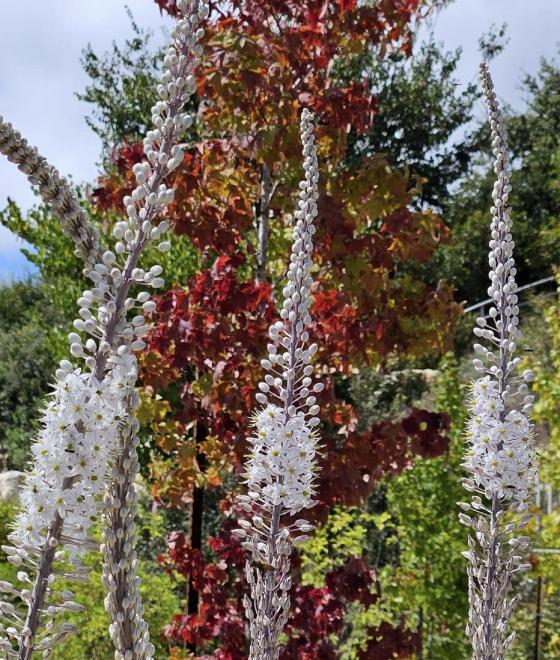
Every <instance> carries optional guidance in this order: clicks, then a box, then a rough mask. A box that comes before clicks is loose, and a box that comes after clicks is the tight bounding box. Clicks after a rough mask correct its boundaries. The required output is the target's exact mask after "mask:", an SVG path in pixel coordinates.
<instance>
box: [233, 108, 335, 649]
mask: <svg viewBox="0 0 560 660" xmlns="http://www.w3.org/2000/svg"><path fill="white" fill-rule="evenodd" d="M313 131H314V126H313V115H312V114H311V113H310V112H309V111H308V110H307V109H305V110H304V111H303V113H302V117H301V139H302V143H303V157H304V170H305V179H304V181H302V182H301V183H300V193H299V202H298V208H297V211H296V213H295V221H296V225H295V228H294V232H293V245H292V255H291V258H290V266H289V269H288V274H287V280H288V281H287V284H286V286H285V287H284V291H283V293H284V303H283V306H282V311H281V314H280V316H281V319H282V320H281V321H278V322H277V323H275V324H274V325H272V326H271V328H270V331H269V334H270V338H271V340H272V343H271V344H269V345H268V351H269V355H268V358H265V359H263V360H262V361H261V364H262V366H263V368H264V369H265V370H266V371H267V372H268V373H267V375H266V376H265V379H264V381H263V382H262V383H260V384H259V390H260V391H259V393H258V394H257V395H256V399H257V401H258V403H259V404H261V406H262V407H261V408H259V409H258V410H257V412H256V413H255V418H254V427H255V432H254V434H253V436H252V437H251V438H250V439H249V443H250V454H249V456H248V458H247V463H246V475H245V476H246V483H247V486H248V491H249V492H248V495H242V496H240V497H239V504H240V506H241V508H242V509H243V510H244V511H246V512H247V514H248V518H249V519H248V520H247V519H245V520H241V521H240V522H239V525H240V528H239V529H238V530H236V532H235V533H236V535H237V536H238V537H240V538H241V539H243V546H244V547H245V548H246V549H247V550H249V551H250V552H251V560H250V561H248V562H247V568H246V572H247V580H248V582H249V586H250V590H251V595H250V597H249V596H246V597H245V609H246V614H247V618H248V620H249V626H250V635H251V649H250V656H249V657H250V659H251V660H274V659H275V658H277V657H278V652H279V648H278V639H279V636H280V634H281V632H282V629H283V628H284V625H285V623H286V620H287V616H288V610H289V596H288V592H289V589H290V575H289V571H290V554H291V551H292V546H293V544H297V543H298V542H299V543H302V542H304V541H305V540H306V539H307V538H308V537H307V535H306V534H307V533H308V532H310V531H312V530H313V526H312V525H310V524H309V523H308V522H307V521H306V520H303V519H300V520H296V521H295V522H293V523H291V524H288V523H287V522H286V520H285V517H286V516H293V515H295V514H297V513H298V512H299V511H301V510H303V509H308V508H311V507H312V506H313V505H314V504H315V501H314V497H315V478H316V472H317V463H316V451H317V440H318V438H317V435H316V431H315V428H316V427H317V425H318V424H319V419H318V418H317V413H318V412H319V406H317V405H316V403H315V401H316V399H315V396H314V394H315V393H317V392H320V391H321V390H322V389H323V385H322V383H316V384H313V380H312V378H311V376H312V373H313V368H312V366H311V364H310V363H311V360H312V358H313V355H314V354H315V352H316V351H317V345H316V344H311V345H309V343H308V342H309V333H308V331H307V328H308V326H309V324H310V322H311V316H310V313H309V309H310V306H311V295H310V287H311V284H312V281H313V280H312V277H311V267H312V265H313V262H312V258H311V257H312V251H313V235H314V233H315V225H314V221H315V218H316V216H317V200H318V197H319V193H318V181H319V172H318V163H317V147H316V145H315V138H314V132H313Z"/></svg>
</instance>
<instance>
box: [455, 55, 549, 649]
mask: <svg viewBox="0 0 560 660" xmlns="http://www.w3.org/2000/svg"><path fill="white" fill-rule="evenodd" d="M480 74H481V80H482V86H483V89H484V94H485V96H486V105H487V109H488V118H489V121H490V127H491V132H492V150H493V154H494V157H495V162H494V170H495V172H496V176H497V180H496V183H495V185H494V190H493V193H492V199H493V206H492V209H491V213H492V222H491V225H490V229H491V240H490V243H489V246H490V252H489V257H488V262H489V266H490V272H489V278H490V287H489V289H488V295H489V296H490V297H491V298H492V300H493V305H492V307H491V308H490V310H489V318H488V319H485V318H479V319H477V326H476V327H475V329H474V334H475V335H476V336H477V337H481V338H482V339H484V340H486V342H487V343H488V344H489V345H490V348H487V347H486V346H483V345H482V344H475V345H474V349H475V352H476V353H477V354H478V355H479V357H477V358H476V359H475V360H474V361H473V362H474V367H475V369H476V371H477V372H479V373H480V374H481V376H480V378H478V379H477V380H476V381H475V382H474V383H473V388H472V398H471V400H470V402H469V407H470V412H471V414H470V418H469V421H468V427H467V441H468V449H467V452H466V454H465V459H464V466H465V468H466V469H467V470H468V471H469V472H470V473H471V476H470V478H468V479H465V481H464V486H465V488H466V490H467V491H469V492H471V493H473V495H472V497H471V501H470V502H460V503H459V506H460V507H461V508H462V509H463V510H464V511H465V512H466V513H461V514H459V517H460V519H461V522H463V523H464V524H465V525H467V526H468V527H470V528H471V529H472V534H471V536H470V537H469V550H468V551H467V552H465V553H464V555H465V557H466V558H467V559H468V561H469V566H468V580H469V604H470V609H469V621H468V624H467V634H468V636H469V638H470V641H471V645H472V650H473V659H474V660H502V659H503V658H504V657H505V654H506V652H507V649H508V648H509V646H510V644H511V642H512V641H513V639H514V636H515V633H513V632H510V631H509V622H510V619H511V615H512V613H513V610H514V607H515V604H516V602H517V597H516V596H512V595H511V583H512V577H513V575H514V573H516V572H517V571H522V570H525V569H527V568H530V565H528V564H523V563H522V561H523V558H522V553H523V551H524V550H526V549H527V547H528V545H529V539H528V538H527V537H526V536H521V535H519V532H520V530H521V529H522V528H523V527H525V526H526V524H527V516H526V515H523V512H524V511H526V509H527V498H528V494H529V492H530V490H531V487H532V485H533V483H534V480H535V476H536V467H535V453H534V447H533V437H532V436H533V429H532V426H531V423H530V421H529V419H528V417H527V415H528V414H530V412H531V409H532V403H533V397H532V396H531V395H530V394H529V393H528V388H527V383H528V382H530V381H531V380H532V379H533V374H532V373H531V372H530V371H524V372H523V373H522V374H521V376H519V375H517V371H518V369H519V365H520V362H521V360H520V358H518V357H514V354H515V350H516V344H517V342H518V340H519V339H520V337H521V332H520V330H519V328H518V324H519V319H518V314H519V307H518V304H517V303H518V299H517V294H516V290H517V287H516V283H515V275H516V268H515V261H514V258H513V251H514V245H515V244H514V241H513V238H512V233H511V232H512V220H511V212H510V208H509V206H508V198H509V193H510V192H511V185H510V179H511V169H510V163H509V155H508V144H507V135H506V130H505V127H504V122H503V118H502V114H501V112H500V109H499V107H498V103H497V100H496V95H495V93H494V88H493V84H492V79H491V77H490V73H489V71H488V67H487V65H486V64H482V65H481V69H480ZM519 407H521V409H519Z"/></svg>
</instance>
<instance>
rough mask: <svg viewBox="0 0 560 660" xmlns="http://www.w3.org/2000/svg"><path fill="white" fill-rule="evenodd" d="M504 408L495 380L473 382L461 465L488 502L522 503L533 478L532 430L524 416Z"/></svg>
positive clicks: (534, 468)
mask: <svg viewBox="0 0 560 660" xmlns="http://www.w3.org/2000/svg"><path fill="white" fill-rule="evenodd" d="M504 408H505V406H504V402H503V400H502V397H501V396H500V393H499V391H498V382H497V381H496V380H492V379H491V378H490V376H485V377H484V378H480V379H478V380H477V381H475V383H474V384H473V390H472V399H471V401H470V412H471V416H470V419H469V422H468V428H467V439H468V442H469V444H470V447H471V448H470V450H468V451H467V453H466V455H465V460H464V463H463V465H464V466H465V467H466V469H467V470H469V471H470V472H471V473H472V475H473V480H474V482H475V484H476V485H477V486H478V487H480V488H481V489H482V490H483V491H484V493H485V495H486V497H487V498H491V497H492V496H493V495H496V496H497V497H498V498H500V499H502V498H503V499H506V500H515V501H518V502H520V503H521V502H524V501H525V500H526V499H527V495H528V493H529V490H530V488H531V485H532V484H533V483H534V482H535V478H536V464H535V452H534V448H533V439H532V431H533V430H532V426H531V423H530V422H529V419H528V418H527V416H526V415H525V414H524V413H522V412H519V411H517V410H510V411H509V412H505V411H504ZM504 412H505V416H503V413H504ZM502 417H503V419H502Z"/></svg>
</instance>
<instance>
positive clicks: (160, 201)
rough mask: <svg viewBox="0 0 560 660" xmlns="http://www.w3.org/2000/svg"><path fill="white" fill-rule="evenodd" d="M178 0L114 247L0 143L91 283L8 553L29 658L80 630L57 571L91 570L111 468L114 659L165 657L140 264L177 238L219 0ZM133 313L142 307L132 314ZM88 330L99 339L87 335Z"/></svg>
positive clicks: (61, 190)
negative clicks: (174, 210) (148, 252)
mask: <svg viewBox="0 0 560 660" xmlns="http://www.w3.org/2000/svg"><path fill="white" fill-rule="evenodd" d="M178 5H179V9H180V11H181V14H180V16H179V18H178V20H177V23H176V25H175V27H174V28H173V30H172V33H171V36H172V45H171V46H170V48H169V50H168V53H167V55H166V57H165V60H164V66H165V69H164V72H163V75H162V79H161V83H160V84H159V86H158V90H157V91H158V95H159V97H160V100H159V101H158V102H157V103H156V105H155V106H154V107H153V109H152V114H153V120H154V125H155V126H154V130H152V131H150V132H149V133H148V134H147V136H146V138H145V140H144V149H145V153H146V157H147V161H146V162H144V163H139V164H137V165H135V166H134V174H135V177H136V181H137V184H138V185H137V187H136V189H135V190H134V191H133V193H132V194H131V196H128V197H125V199H124V205H125V207H126V213H127V219H126V220H124V221H121V222H118V223H117V224H116V226H115V229H114V231H113V234H114V237H115V238H116V239H117V241H116V243H115V246H114V252H113V251H111V250H105V251H103V250H101V249H100V248H99V247H98V243H97V242H96V241H97V235H96V233H95V232H94V231H93V230H92V229H91V226H90V225H89V223H88V221H87V216H85V215H84V214H83V213H82V212H81V210H80V209H79V206H77V207H76V204H77V203H76V200H75V198H74V197H73V196H72V194H71V193H70V191H69V188H68V185H67V184H66V182H64V180H62V179H61V178H60V177H59V175H58V173H57V172H56V170H54V168H52V167H50V166H48V165H47V164H46V163H45V162H44V160H43V159H41V157H39V156H38V154H37V152H36V150H34V149H32V148H29V147H28V146H27V143H26V142H25V141H24V140H22V139H21V136H19V134H15V132H14V131H13V129H12V128H11V126H10V125H9V124H5V123H4V122H2V123H1V124H0V149H1V150H2V152H3V153H6V154H7V155H8V156H9V157H10V159H11V160H13V161H15V162H17V163H18V164H19V166H20V169H22V170H23V171H24V172H26V173H27V174H28V176H29V178H30V180H31V181H32V182H33V183H37V184H38V185H39V190H40V192H41V193H42V194H43V196H44V198H45V199H46V201H49V202H50V203H52V205H53V207H54V210H55V212H57V213H58V214H59V215H60V217H61V220H62V224H63V226H64V227H65V229H66V231H67V233H69V234H70V235H71V236H72V237H73V238H74V240H75V242H76V244H77V252H78V253H79V255H80V256H82V258H84V261H85V263H86V268H85V272H86V275H87V276H88V277H89V279H90V280H92V283H93V287H92V288H91V289H90V290H87V291H85V292H84V293H83V295H82V296H81V297H80V299H79V300H78V304H79V306H80V310H79V317H80V318H78V319H76V320H75V321H74V327H75V330H76V332H72V333H70V335H69V340H70V344H71V345H70V353H71V355H72V356H73V357H74V358H79V359H81V360H82V361H83V366H82V367H79V368H75V367H74V365H73V364H72V363H71V362H70V361H68V360H63V361H62V362H61V364H60V368H59V369H58V370H57V372H56V383H55V387H54V394H53V396H52V397H51V399H50V401H49V403H48V405H47V408H46V411H45V414H44V417H43V425H42V429H41V431H40V433H39V435H38V438H37V440H36V442H35V443H34V445H33V448H32V453H33V461H32V465H31V469H30V471H29V472H28V474H27V476H26V480H25V485H24V488H23V492H22V511H21V513H20V514H19V515H18V517H17V520H16V526H15V530H14V532H13V534H12V535H11V537H10V541H11V543H12V545H11V546H6V547H5V548H4V550H5V551H6V552H7V554H8V560H9V561H10V562H11V563H12V564H14V565H16V566H17V567H19V568H20V569H21V570H20V571H19V572H18V580H19V581H20V582H21V583H23V588H16V587H14V586H13V585H11V584H9V583H7V582H4V583H0V589H1V590H2V591H4V592H7V593H8V594H9V595H10V596H11V597H13V596H16V595H19V596H20V597H21V599H22V601H23V604H24V611H20V610H18V609H17V608H16V607H15V606H14V605H13V604H12V603H11V602H0V612H1V613H2V615H3V623H1V624H0V648H1V650H2V651H3V653H4V656H5V657H17V658H19V659H20V660H27V659H28V658H31V657H32V655H33V654H34V653H35V652H41V653H42V656H43V657H49V655H50V654H51V653H52V649H53V646H54V645H55V644H56V643H57V642H58V641H60V640H62V639H64V637H66V636H67V635H68V634H72V633H74V632H75V628H74V627H73V626H71V625H70V624H68V623H64V622H62V623H59V622H58V620H59V615H62V614H63V613H64V612H65V611H72V610H77V611H80V610H81V609H83V608H82V606H81V605H79V604H78V603H76V602H74V600H73V594H71V593H70V592H65V591H57V590H56V582H57V580H58V579H60V578H61V577H63V578H72V579H74V580H80V579H85V578H86V577H87V571H86V569H85V568H84V567H83V566H82V564H81V563H80V556H81V555H83V553H84V552H85V551H86V550H88V549H93V547H94V546H93V545H92V543H91V541H89V539H88V532H89V530H90V527H91V524H92V522H93V521H94V520H95V519H96V518H97V517H98V516H99V515H100V513H101V512H102V511H103V500H104V498H103V494H104V490H105V484H106V483H107V479H108V478H112V480H111V483H110V485H109V491H108V493H107V496H106V502H107V523H108V526H107V529H106V531H105V543H104V546H103V548H104V563H105V567H104V577H105V582H106V584H107V585H108V589H109V595H108V598H107V599H106V606H107V609H108V611H109V613H110V615H111V617H112V623H111V627H110V632H111V637H112V639H113V641H114V643H115V647H116V658H119V659H126V660H128V659H129V658H130V659H137V658H138V659H139V658H151V657H152V656H153V652H154V647H153V645H152V644H151V643H150V642H149V633H148V631H147V625H146V624H145V622H144V621H143V619H142V612H143V608H142V604H141V602H140V598H139V592H138V578H137V577H136V575H135V568H136V560H135V556H134V550H133V547H132V546H133V541H134V536H135V532H134V512H135V509H134V501H135V498H134V492H133V482H134V477H135V475H136V472H137V470H138V461H137V456H136V430H137V425H136V422H135V420H134V408H135V401H136V395H135V392H134V389H133V388H134V384H135V381H136V376H137V368H136V359H135V357H134V354H133V352H134V351H137V350H141V349H143V348H144V346H145V343H144V341H143V339H142V337H144V336H145V335H146V333H147V326H146V321H145V318H144V313H149V312H151V311H153V310H154V309H155V304H154V303H153V302H152V301H150V299H149V298H150V296H149V294H148V293H147V292H146V291H140V292H139V293H138V294H137V295H136V296H135V297H129V293H130V290H131V287H133V286H137V285H141V286H143V287H146V286H149V287H152V288H154V289H157V288H158V287H160V286H162V285H163V283H164V282H163V279H162V278H161V277H160V275H161V272H162V268H161V267H160V266H152V267H151V268H150V270H148V271H145V270H144V269H142V268H140V267H139V265H138V264H139V259H140V256H141V254H142V252H143V251H144V249H145V248H146V247H147V246H149V245H151V244H154V243H156V244H157V245H158V247H159V249H160V250H161V251H163V252H165V251H167V250H168V249H169V247H170V245H169V243H168V242H166V241H163V242H161V243H159V241H160V240H161V237H162V235H163V233H164V232H165V231H166V230H167V227H168V224H167V222H166V221H164V220H163V221H160V222H158V220H160V218H161V215H162V214H163V213H164V212H165V209H166V207H167V205H168V204H169V203H170V202H171V200H172V199H173V190H172V189H171V188H169V187H168V186H167V185H166V183H165V181H166V178H167V176H168V175H169V174H170V173H171V172H172V171H173V170H174V169H176V167H177V166H178V165H179V164H180V163H181V161H182V159H183V150H182V148H181V146H179V144H178V142H179V140H180V137H181V135H182V134H183V132H184V130H185V129H186V128H188V127H189V126H190V124H191V123H192V117H191V116H190V115H189V114H187V113H184V112H183V107H184V105H185V103H186V101H187V100H188V99H189V97H190V96H191V95H192V93H193V92H194V90H195V80H194V76H193V69H194V67H195V66H196V64H197V60H198V58H199V56H200V54H201V48H202V47H201V45H200V43H199V41H200V39H201V37H202V36H203V30H202V29H201V27H200V23H201V21H202V20H203V19H205V18H206V17H207V16H208V6H207V4H206V2H205V1H204V0H182V1H180V2H179V3H178ZM26 159H27V160H26ZM93 256H94V257H95V258H93V261H92V257H93ZM131 313H132V314H134V316H133V317H132V318H129V317H130V316H131V315H132V314H131ZM83 335H86V336H88V335H89V337H88V338H87V339H85V340H84V338H83Z"/></svg>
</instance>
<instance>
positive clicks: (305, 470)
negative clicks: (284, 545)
mask: <svg viewBox="0 0 560 660" xmlns="http://www.w3.org/2000/svg"><path fill="white" fill-rule="evenodd" d="M255 430H256V433H255V435H253V436H252V437H251V438H250V443H251V454H252V460H251V462H250V464H249V466H248V473H247V475H246V476H247V482H248V483H249V485H251V484H260V494H261V497H262V499H263V500H264V501H266V502H268V503H269V504H270V505H271V506H273V507H274V506H282V509H283V510H285V511H287V512H288V513H290V515H293V514H295V513H297V512H298V511H301V510H302V509H304V508H309V507H312V506H313V505H314V501H313V496H314V494H315V485H314V481H315V472H316V460H315V452H316V446H317V437H316V434H315V433H314V432H313V431H312V430H311V428H310V426H309V424H308V423H306V420H305V416H304V415H303V413H301V412H299V413H296V414H295V415H294V416H293V417H290V419H288V421H287V422H285V421H284V411H283V409H282V408H280V407H279V406H277V405H272V404H269V405H268V406H267V407H266V408H264V409H263V410H260V411H259V412H258V413H257V414H256V420H255Z"/></svg>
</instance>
